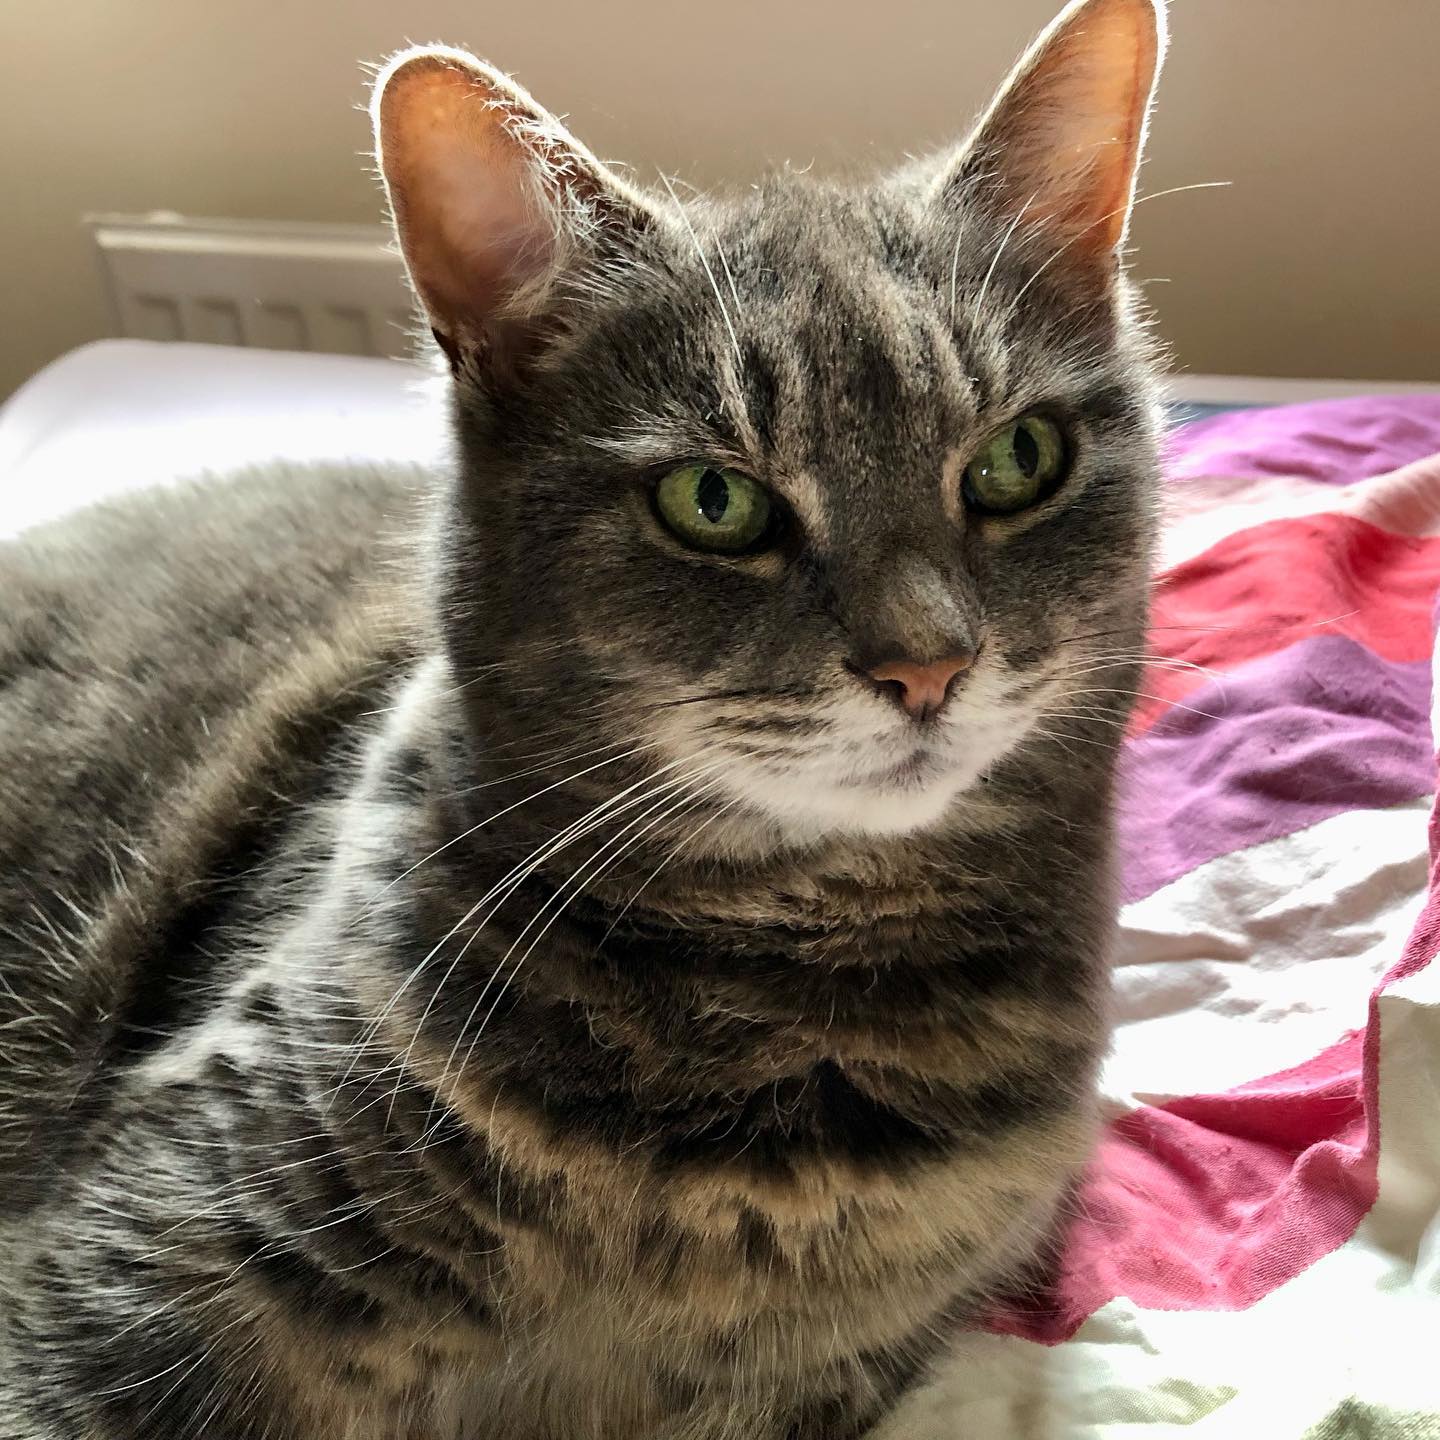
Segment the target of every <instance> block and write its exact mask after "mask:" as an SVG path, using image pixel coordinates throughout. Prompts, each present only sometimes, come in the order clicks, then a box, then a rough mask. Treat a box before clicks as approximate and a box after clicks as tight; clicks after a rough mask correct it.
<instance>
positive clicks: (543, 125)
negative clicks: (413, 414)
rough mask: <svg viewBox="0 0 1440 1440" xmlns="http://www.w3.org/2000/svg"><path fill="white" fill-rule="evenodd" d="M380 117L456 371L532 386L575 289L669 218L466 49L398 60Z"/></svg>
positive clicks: (416, 258) (382, 90) (380, 87)
mask: <svg viewBox="0 0 1440 1440" xmlns="http://www.w3.org/2000/svg"><path fill="white" fill-rule="evenodd" d="M371 115H372V118H373V120H374V124H375V145H376V152H377V155H378V158H379V161H380V168H381V171H382V173H383V175H384V178H385V187H386V191H387V193H388V195H389V199H390V207H391V211H392V213H393V215H394V219H395V229H396V232H397V234H398V236H399V240H400V247H401V250H402V251H403V253H404V256H405V264H406V267H407V268H408V270H409V272H410V279H411V282H412V284H413V285H414V287H415V292H416V294H417V295H418V297H419V299H420V303H421V304H422V305H423V306H424V308H425V312H426V315H427V316H428V318H429V321H430V324H431V327H432V329H433V330H434V333H435V338H436V339H437V340H438V341H439V343H440V345H441V347H442V349H444V351H445V353H446V355H447V356H448V357H449V359H450V363H451V368H452V369H456V370H459V369H461V368H464V369H466V370H467V371H468V372H470V373H472V374H475V375H477V376H480V377H481V378H497V377H499V378H504V379H507V380H511V379H515V378H517V377H522V376H523V375H524V373H525V370H526V368H527V366H528V365H529V364H530V363H531V362H532V361H533V359H534V358H535V356H536V355H537V354H538V352H539V351H540V350H541V349H542V348H543V346H544V344H545V342H546V339H547V338H548V337H549V336H551V335H553V334H554V333H555V330H556V328H557V326H558V324H560V323H561V322H563V311H564V307H565V304H566V298H565V285H564V283H563V282H564V281H565V280H566V279H567V278H571V277H573V276H574V275H575V274H576V272H578V271H581V270H583V269H585V268H586V267H589V266H594V265H596V264H599V263H602V262H604V261H605V260H607V259H608V260H612V261H613V260H614V259H616V258H617V257H619V256H620V255H621V254H622V253H623V252H625V251H627V250H632V249H633V247H634V245H635V244H636V242H637V241H638V240H639V238H640V237H641V236H642V235H643V234H644V233H645V232H646V231H647V230H648V229H650V228H651V227H652V226H654V225H656V224H659V223H662V222H661V221H660V219H659V217H658V216H657V214H656V212H655V211H654V210H653V209H652V207H651V206H650V204H649V202H648V201H647V200H646V199H645V198H644V197H643V196H642V195H641V194H640V193H639V192H638V191H636V190H634V189H633V188H632V187H630V186H629V185H627V184H626V183H625V182H624V181H623V180H621V179H620V177H619V176H618V175H616V174H615V173H614V172H613V171H612V170H610V169H609V168H608V167H607V166H605V165H603V164H602V163H601V162H600V161H599V160H597V159H596V158H595V157H594V155H592V154H591V153H590V151H589V150H587V149H586V148H585V147H584V146H583V145H582V144H581V143H580V142H579V141H578V140H576V139H575V137H574V136H572V135H571V134H570V133H569V132H568V131H567V130H566V129H565V127H564V126H563V125H561V124H560V122H559V121H558V120H557V119H556V118H555V117H554V116H553V115H552V114H550V112H549V111H548V110H546V109H544V108H543V107H542V106H540V105H538V104H537V103H536V102H535V101H534V100H533V99H532V98H531V97H530V95H529V94H528V93H527V92H526V91H525V90H524V89H522V88H521V87H520V86H519V85H517V84H516V83H515V82H514V81H513V80H511V79H510V78H509V77H508V76H506V75H503V74H501V72H500V71H498V70H496V69H494V68H493V67H492V66H489V65H486V64H485V63H484V62H483V61H480V60H477V59H475V57H474V56H473V55H468V54H466V53H465V52H464V51H461V50H448V49H441V48H438V47H430V48H425V49H417V50H408V51H405V52H402V53H401V54H399V55H397V56H396V57H395V58H394V59H393V60H392V61H391V62H390V63H389V65H387V66H386V68H385V69H384V70H383V71H382V72H381V74H380V77H379V79H378V80H377V81H376V84H375V91H374V98H373V100H372V103H371Z"/></svg>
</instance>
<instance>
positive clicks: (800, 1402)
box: [0, 146, 1155, 1440]
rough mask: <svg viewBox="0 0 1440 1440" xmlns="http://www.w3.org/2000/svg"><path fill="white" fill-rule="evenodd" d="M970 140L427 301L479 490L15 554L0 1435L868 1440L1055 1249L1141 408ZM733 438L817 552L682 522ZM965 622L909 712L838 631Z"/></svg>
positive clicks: (1113, 734) (1142, 490)
mask: <svg viewBox="0 0 1440 1440" xmlns="http://www.w3.org/2000/svg"><path fill="white" fill-rule="evenodd" d="M993 159H994V156H993V155H992V154H991V153H989V152H988V151H986V150H985V148H984V147H983V146H982V147H981V148H980V149H978V150H974V151H971V152H968V153H967V154H966V155H964V156H962V157H961V158H960V159H958V160H955V159H942V160H941V161H939V162H937V163H936V164H935V165H932V166H929V167H916V168H914V169H912V170H910V171H908V172H907V173H906V174H904V175H902V176H900V177H894V178H891V179H889V180H887V181H885V182H883V183H880V184H875V185H866V186H861V187H846V186H841V185H837V184H830V183H824V182H817V181H813V180H810V179H807V178H802V177H795V176H783V177H779V178H775V179H772V180H770V181H768V182H766V183H765V184H764V185H763V186H761V187H760V188H759V189H758V190H755V191H753V192H748V193H746V194H743V195H742V196H741V197H740V198H738V199H736V200H732V201H724V202H719V201H696V202H694V203H693V204H691V205H689V206H688V207H687V221H686V223H685V225H683V226H679V225H676V224H673V223H668V222H666V223H653V224H641V225H639V226H637V227H635V228H634V229H633V231H630V232H628V233H621V231H620V230H619V229H610V230H606V229H603V228H602V229H601V230H600V231H596V232H590V233H587V234H586V235H585V236H583V237H582V238H581V240H580V241H577V245H579V246H580V247H581V249H580V250H577V251H576V253H575V254H573V255H570V256H569V257H568V258H567V260H566V265H567V267H568V269H567V271H566V273H565V274H564V275H563V276H561V277H559V278H555V277H551V283H552V284H553V286H554V290H553V295H554V296H558V297H560V298H552V299H551V300H550V301H549V302H548V303H549V305H550V309H549V311H547V312H546V319H547V326H546V327H545V328H544V330H543V334H542V333H540V332H539V331H538V330H536V329H535V328H534V326H533V325H532V328H531V330H530V331H529V332H527V335H526V337H525V341H524V344H525V346H526V347H528V348H526V349H525V350H524V352H523V353H512V354H510V355H509V356H508V358H506V359H505V363H504V364H503V365H502V364H501V363H500V359H501V358H502V357H500V355H499V346H500V345H501V343H502V338H504V343H507V344H511V345H512V346H513V345H514V344H515V343H517V342H516V341H515V336H514V335H513V334H509V335H508V338H505V337H500V335H499V332H498V331H497V332H495V333H494V334H493V335H492V336H490V338H489V339H487V340H486V341H485V342H484V343H480V342H478V341H477V342H476V343H474V344H469V343H461V342H460V341H459V340H457V339H456V337H455V336H454V335H448V336H447V335H445V334H444V333H443V332H442V336H441V340H442V345H443V346H444V348H445V350H446V352H447V353H448V354H449V356H450V358H451V361H452V364H453V368H454V371H455V377H456V379H455V386H454V417H455V425H456V435H457V442H458V459H457V464H456V466H455V468H454V472H453V473H452V474H446V475H440V476H429V475H425V474H421V473H419V472H414V473H411V472H399V471H397V472H394V473H386V474H379V473H376V474H369V473H358V472H343V471H334V470H330V471H325V470H317V471H311V472H302V471H288V470H281V469H276V470H274V471H271V472H267V473H263V474H253V475H249V476H244V477H237V478H235V479H232V480H228V481H224V482H212V483H208V484H205V485H200V486H196V487H193V488H189V489H185V490H181V491H179V492H175V493H167V494H157V495H155V496H152V497H147V498H143V499H140V500H136V501H131V502H127V503H125V504H123V505H117V506H114V507H107V508H103V509H100V510H97V511H95V512H92V513H90V514H87V515H85V516H81V517H78V518H77V519H75V520H74V521H70V522H66V523H65V524H63V525H60V526H57V527H52V528H49V529H46V530H42V531H39V532H36V533H35V534H33V535H32V536H29V537H26V538H25V539H22V540H21V541H19V542H14V543H10V544H7V545H5V546H3V547H0V1166H3V1170H4V1176H5V1183H4V1186H3V1188H0V1294H3V1297H4V1303H3V1307H0V1436H3V1437H5V1440H78V1437H84V1440H122V1437H126V1440H129V1437H136V1440H138V1437H145V1440H152V1437H153V1440H180V1437H186V1440H190V1437H197V1436H201V1435H203V1436H205V1437H207V1440H342V1437H344V1440H361V1437H364V1440H371V1437H373V1440H422V1437H423V1440H461V1437H464V1440H478V1437H491V1436H494V1437H504V1440H619V1437H625V1440H631V1437H638V1436H647V1437H666V1440H682V1437H689V1440H702V1437H703V1440H738V1437H745V1440H822V1437H823V1440H842V1437H846V1436H851V1435H855V1434H858V1433H859V1432H860V1431H861V1430H863V1429H864V1428H865V1427H866V1426H867V1425H868V1424H869V1423H871V1422H872V1421H873V1419H874V1418H875V1417H876V1416H877V1415H878V1414H880V1413H883V1411H884V1410H885V1409H886V1408H887V1407H888V1406H889V1405H890V1404H891V1403H892V1402H893V1400H894V1398H895V1396H896V1395H898V1394H899V1393H900V1392H901V1391H903V1389H904V1388H905V1387H906V1385H907V1384H909V1382H910V1381H911V1379H912V1377H913V1376H914V1375H916V1374H917V1373H918V1372H919V1371H920V1370H921V1369H922V1368H923V1366H924V1365H925V1364H926V1363H927V1362H928V1360H929V1359H930V1357H931V1356H932V1355H933V1354H934V1353H935V1352H936V1349H937V1347H939V1346H941V1345H943V1344H947V1343H949V1340H950V1337H951V1336H952V1334H953V1330H954V1327H955V1326H956V1325H957V1324H960V1323H963V1322H964V1321H965V1320H966V1319H967V1318H969V1317H973V1316H974V1315H975V1314H976V1312H977V1311H978V1310H979V1309H981V1308H982V1307H983V1306H984V1305H985V1304H986V1303H988V1301H989V1300H990V1299H991V1298H992V1297H993V1296H994V1295H995V1294H996V1293H997V1291H999V1290H1000V1289H1002V1288H1003V1287H1004V1286H1005V1285H1006V1284H1013V1283H1015V1282H1016V1281H1017V1280H1018V1279H1019V1278H1020V1277H1022V1276H1024V1275H1026V1274H1027V1273H1029V1269H1030V1267H1031V1266H1032V1264H1033V1263H1034V1261H1035V1259H1036V1257H1037V1255H1041V1256H1043V1251H1044V1246H1045V1244H1046V1243H1047V1241H1048V1240H1049V1239H1050V1238H1051V1237H1052V1236H1053V1235H1054V1233H1055V1227H1056V1224H1057V1222H1058V1220H1059V1219H1061V1218H1062V1217H1063V1211H1064V1198H1065V1195H1066V1192H1067V1188H1068V1187H1069V1186H1070V1184H1071V1183H1072V1182H1073V1180H1074V1177H1075V1176H1076V1174H1077V1173H1078V1171H1079V1169H1080V1167H1081V1166H1082V1165H1083V1164H1084V1163H1085V1160H1086V1157H1087V1154H1088V1150H1089V1146H1090V1142H1091V1137H1092V1133H1093V1125H1094V1097H1093V1088H1094V1087H1093V1081H1094V1074H1095V1068H1096V1064H1097V1062H1098V1058H1099V1056H1100V1054H1101V1053H1102V1051H1103V1049H1104V1046H1105V1043H1106V1019H1105V1008H1106V999H1105V996H1106V974H1105V963H1106V954H1107V946H1108V944H1109V940H1110V935H1111V930H1112V925H1113V901H1112V893H1111V881H1110V847H1111V834H1110V831H1111V821H1110V792H1111V784H1112V776H1113V769H1114V759H1115V752H1116V746H1117V744H1118V741H1119V734H1120V730H1121V728H1122V726H1123V723H1124V720H1125V717H1126V715H1127V713H1128V709H1129V706H1130V703H1131V700H1132V697H1133V688H1134V682H1135V674H1136V657H1137V655H1138V652H1139V648H1140V644H1141V640H1142V634H1143V624H1144V616H1145V586H1146V575H1147V569H1148V557H1149V548H1150V537H1151V529H1152V513H1151V512H1152V486H1153V479H1154V472H1155V426H1154V415H1153V405H1152V394H1151V389H1150V381H1149V378H1148V373H1149V372H1148V355H1147V350H1146V345H1145V342H1144V340H1143V337H1142V334H1141V332H1140V329H1139V327H1138V326H1137V324H1136V321H1135V319H1134V316H1133V311H1132V305H1131V301H1130V298H1129V294H1128V291H1127V289H1126V287H1125V284H1124V282H1123V279H1121V278H1120V277H1119V275H1118V274H1117V273H1116V271H1115V269H1114V266H1113V262H1112V263H1109V264H1096V263H1095V262H1094V261H1093V257H1092V258H1091V259H1088V260H1085V261H1084V262H1083V263H1082V261H1081V259H1080V257H1079V256H1078V255H1077V256H1075V257H1072V258H1073V259H1074V263H1070V261H1068V260H1062V261H1060V262H1059V263H1056V262H1055V261H1054V259H1053V257H1054V256H1055V254H1056V248H1057V247H1056V240H1055V236H1054V235H1053V234H1047V233H1046V231H1045V230H1044V229H1032V228H1031V227H1029V226H1026V225H1023V224H1012V223H1011V222H1012V219H1013V216H1012V215H1011V214H1010V213H1008V212H1006V211H1005V210H1004V209H1003V207H1002V206H1000V205H999V204H998V203H997V201H996V196H995V190H994V182H993V174H994V168H993V165H992V164H991V162H992V161H993ZM645 203H646V205H647V206H650V207H653V208H652V209H651V211H650V213H652V214H655V215H659V214H661V213H662V212H663V211H664V210H665V207H666V205H667V203H668V201H667V198H666V197H664V196H660V197H649V198H648V199H647V200H646V201H645ZM581 251H583V254H582V253H581ZM534 318H535V312H534V310H533V308H532V310H531V311H530V312H527V320H528V321H530V322H533V321H534ZM491 341H493V345H492V344H491ZM487 345H490V347H491V348H488V349H487V348H486V347H487ZM1037 409H1043V410H1044V411H1045V412H1046V413H1047V414H1049V415H1052V416H1053V417H1055V418H1056V419H1057V420H1059V421H1060V422H1061V423H1062V425H1063V427H1064V429H1065V431H1066V433H1067V436H1068V443H1069V446H1070V450H1071V456H1072V465H1071V469H1070V472H1069V475H1068V477H1067V478H1066V479H1065V481H1064V483H1063V484H1062V485H1061V486H1060V488H1059V489H1058V491H1057V492H1056V494H1055V495H1054V497H1053V498H1051V499H1048V500H1046V501H1045V502H1044V503H1043V504H1040V505H1037V506H1036V507H1035V508H1034V509H1033V510H1031V511H1027V512H1025V513H1024V514H1021V515H1019V516H1016V517H1013V518H1006V519H1001V520H995V519H982V518H980V517H979V516H977V515H975V514H973V513H969V512H967V511H966V510H965V509H964V507H963V505H961V504H960V502H959V500H958V491H957V490H956V488H955V483H956V480H957V475H958V469H959V468H961V467H962V466H963V462H964V461H965V459H966V458H967V457H968V455H970V454H971V453H973V452H974V450H975V448H976V447H977V446H978V445H979V444H980V443H981V442H982V441H983V440H984V438H985V437H986V436H988V435H989V434H991V433H992V432H993V431H994V430H995V428H996V427H997V426H998V425H1000V424H1002V423H1004V422H1005V421H1006V420H1007V419H1011V418H1013V417H1014V416H1016V415H1017V414H1021V413H1025V412H1027V411H1033V410H1037ZM693 457H701V458H704V459H707V460H713V461H715V462H716V463H724V464H731V465H734V466H736V467H739V468H742V469H743V470H745V471H746V472H747V473H748V474H751V475H753V476H755V477H756V478H757V479H759V480H760V481H762V482H763V483H765V484H767V485H769V486H771V487H772V488H773V490H774V492H775V494H776V495H777V496H778V497H779V503H780V504H781V505H782V506H783V507H784V509H785V511H786V513H787V515H788V516H789V518H790V522H791V526H790V529H789V530H788V532H787V534H786V536H785V537H784V538H783V540H782V541H781V543H780V544H779V546H778V548H776V549H774V550H771V551H769V552H767V553H765V554H763V555H761V556H757V557H745V558H742V559H740V560H734V559H731V558H728V557H716V556H712V555H706V554H698V553H696V552H695V551H693V550H688V549H686V548H684V547H683V546H681V545H680V544H678V543H677V542H676V541H675V540H674V538H673V537H672V536H671V535H670V534H668V532H666V531H665V529H664V528H663V526H661V524H660V523H659V521H658V520H657V518H656V516H655V514H654V511H653V509H652V506H651V501H650V494H651V486H652V485H653V481H654V478H655V476H656V475H657V474H658V473H660V472H663V470H664V469H665V468H667V467H668V466H672V465H673V464H675V463H678V462H679V461H682V460H685V459H689V458H693ZM947 487H948V488H947ZM946 647H949V648H950V649H955V648H957V647H959V648H964V649H967V650H969V651H973V652H975V653H976V656H977V658H976V661H975V663H974V665H973V666H972V667H971V669H970V671H969V672H968V674H967V675H966V677H965V678H964V680H963V683H962V684H961V686H960V688H959V690H958V691H957V693H956V695H955V697H954V699H953V701H952V702H951V704H950V705H949V706H948V707H947V708H946V709H945V710H944V711H943V712H942V713H941V714H940V715H939V716H937V717H935V718H934V719H933V720H928V721H926V722H925V723H924V725H921V724H919V723H918V722H913V721H911V720H910V719H909V718H908V717H907V716H905V715H904V714H903V713H902V712H900V711H899V709H898V707H896V706H895V705H894V704H893V703H892V700H891V698H890V697H887V695H885V694H884V693H877V690H876V688H875V687H873V686H867V685H865V684H864V683H863V682H862V680H861V679H860V678H857V675H856V670H857V669H859V670H862V671H863V670H864V669H865V668H866V667H868V666H872V665H873V664H875V663H876V662H877V661H878V660H880V659H883V658H884V657H886V656H890V655H894V654H896V653H905V654H918V653H919V652H921V651H925V652H928V653H940V652H941V651H944V650H945V649H946Z"/></svg>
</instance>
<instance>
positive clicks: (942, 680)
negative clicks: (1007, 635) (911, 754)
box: [866, 653, 975, 720]
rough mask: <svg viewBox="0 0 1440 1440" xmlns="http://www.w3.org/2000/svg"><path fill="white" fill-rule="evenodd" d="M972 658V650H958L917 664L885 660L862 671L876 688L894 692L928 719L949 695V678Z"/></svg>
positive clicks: (912, 710)
mask: <svg viewBox="0 0 1440 1440" xmlns="http://www.w3.org/2000/svg"><path fill="white" fill-rule="evenodd" d="M974 659H975V657H974V655H972V654H969V653H961V654H958V655H947V656H945V658H944V659H943V660H932V661H931V662H930V663H929V664H928V665H917V664H916V663H915V661H913V660H889V661H887V662H886V663H885V664H884V665H877V666H876V667H875V668H874V669H873V670H869V671H866V674H868V675H869V676H870V678H871V679H872V680H873V681H874V682H875V684H876V686H877V687H878V688H879V689H880V690H882V691H888V692H889V693H890V694H892V695H894V697H895V699H896V700H898V701H899V702H900V704H901V705H903V706H904V707H905V709H906V710H907V711H908V712H909V713H910V714H911V715H913V716H914V717H915V718H916V719H917V720H928V719H929V718H930V717H931V716H932V715H938V714H939V713H940V710H941V708H942V707H943V706H944V704H945V702H946V700H948V699H949V698H950V684H951V682H952V681H953V680H954V679H955V677H956V676H957V675H958V674H960V672H961V671H962V670H968V669H969V668H970V666H971V664H972V663H973V662H974Z"/></svg>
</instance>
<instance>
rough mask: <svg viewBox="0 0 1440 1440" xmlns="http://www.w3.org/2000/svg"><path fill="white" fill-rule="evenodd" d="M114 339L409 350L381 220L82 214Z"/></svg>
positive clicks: (407, 318) (399, 278)
mask: <svg viewBox="0 0 1440 1440" xmlns="http://www.w3.org/2000/svg"><path fill="white" fill-rule="evenodd" d="M86 218H87V223H88V224H89V225H90V227H91V231H92V233H93V234H94V237H95V246H96V250H97V252H98V254H99V258H100V268H101V272H102V275H103V277H104V282H105V287H106V290H107V292H108V295H109V299H110V304H111V307H112V309H113V312H114V318H115V325H116V329H117V333H119V334H120V335H123V336H131V337H134V338H137V339H143V340H199V341H204V342H207V343H209V344H212V345H253V346H259V347H262V348H264V349H267V350H322V351H326V352H328V353H331V354H337V355H391V356H406V355H408V354H410V353H411V342H410V335H411V333H412V329H413V326H414V323H415V317H414V311H413V310H412V307H411V302H410V294H409V291H408V289H407V288H406V284H405V272H404V267H403V266H402V264H401V262H400V257H399V256H398V255H397V254H396V253H395V252H394V250H393V249H391V247H390V241H389V232H388V231H387V230H385V229H384V228H383V227H382V226H379V225H322V224H312V223H309V222H305V221H278V220H196V219H190V218H188V217H186V216H181V215H176V214H173V213H169V212H163V211H162V212H158V213H156V214H152V215H91V216H87V217H86Z"/></svg>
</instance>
